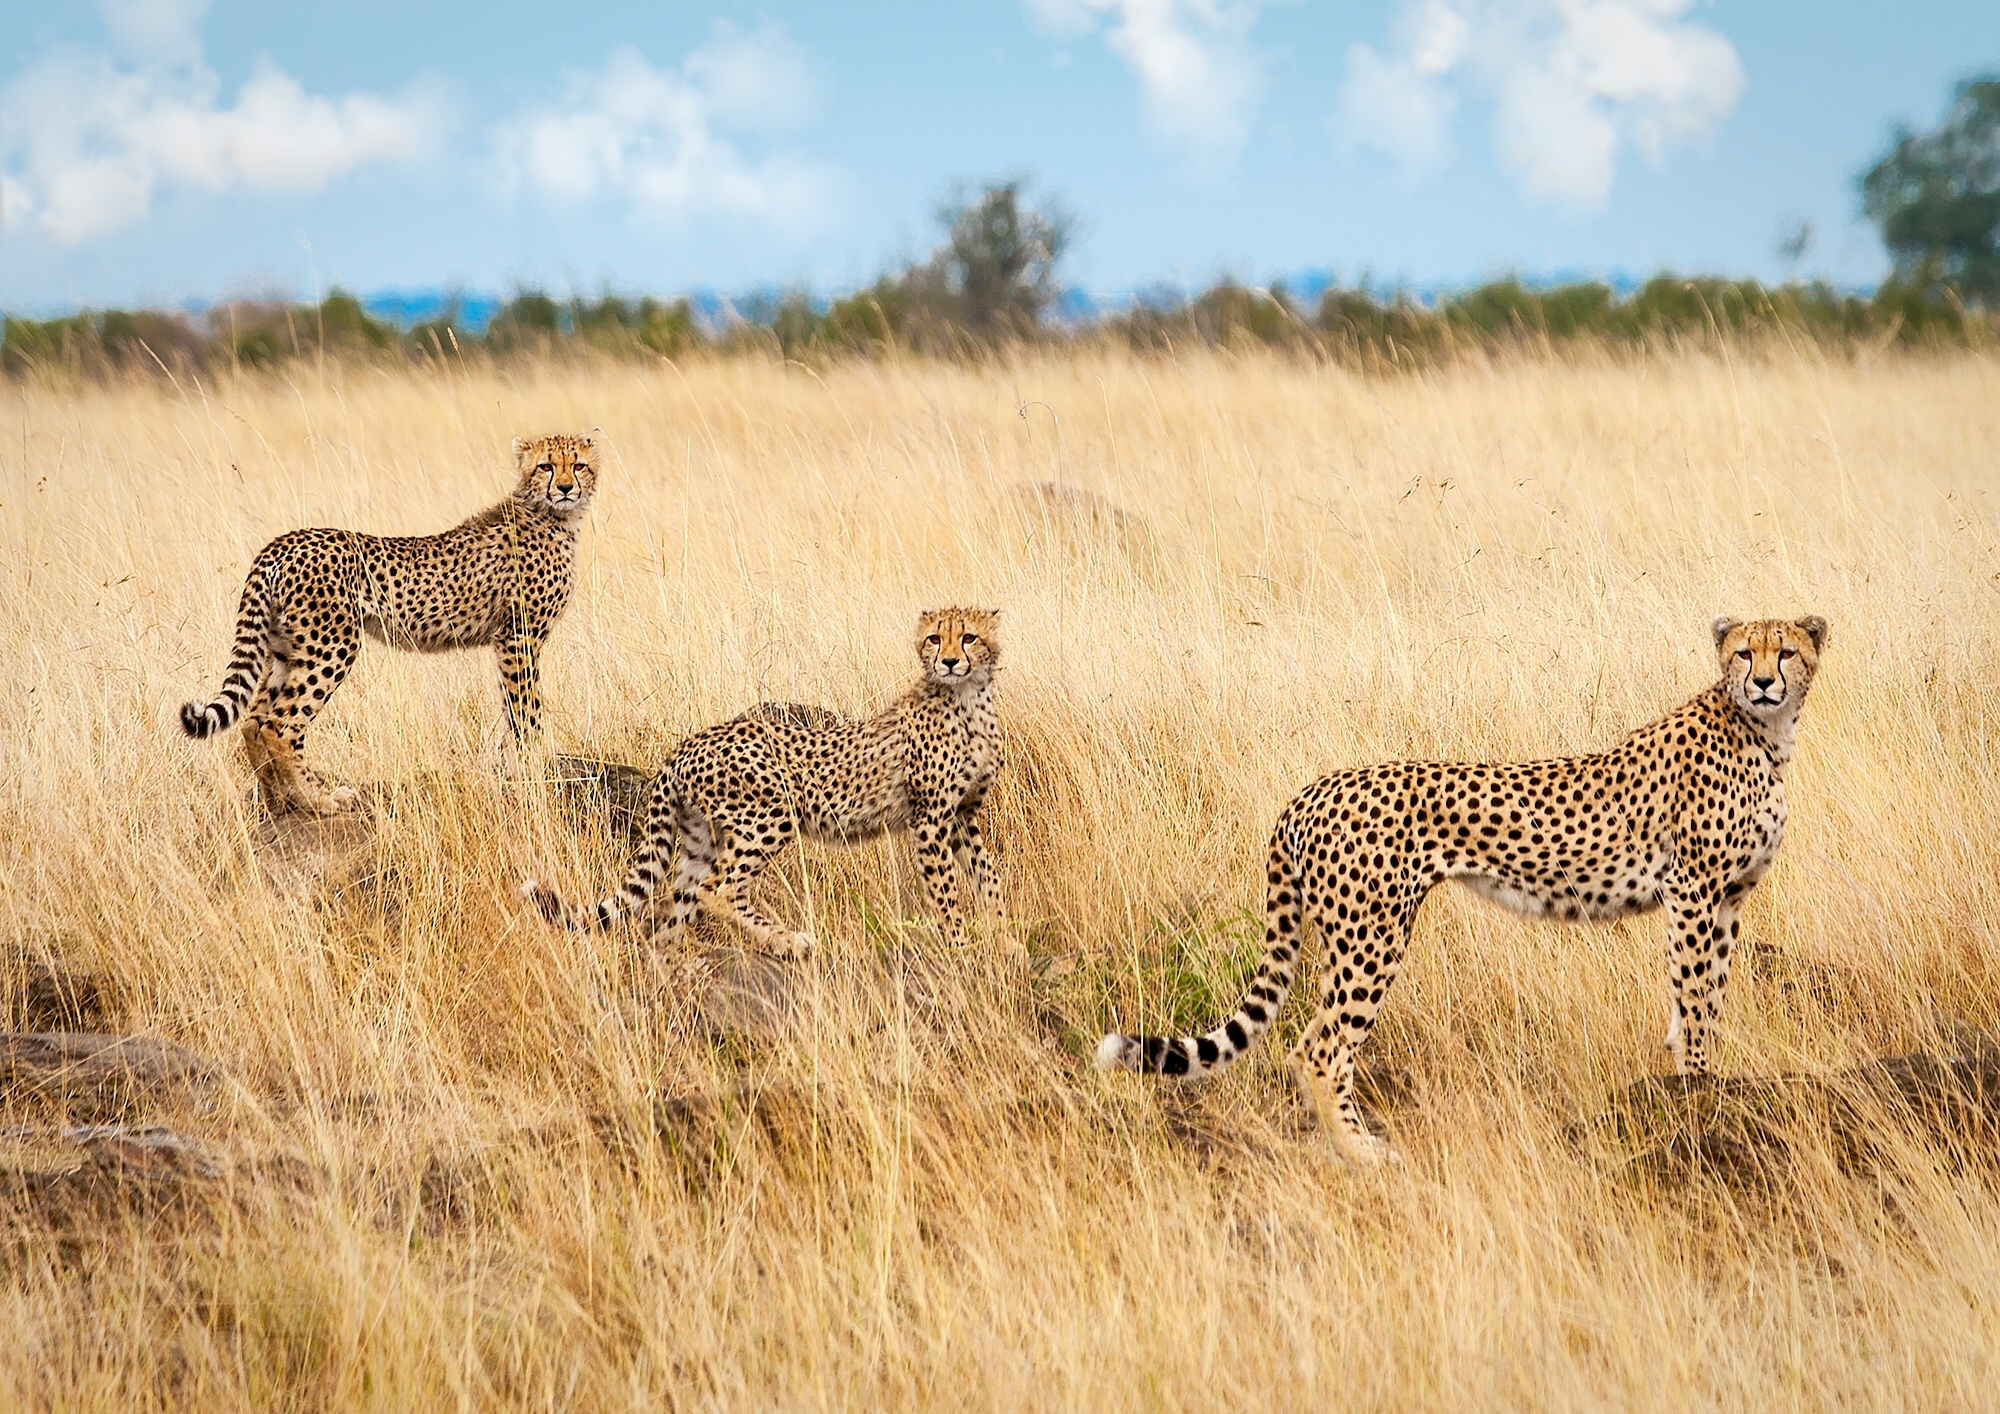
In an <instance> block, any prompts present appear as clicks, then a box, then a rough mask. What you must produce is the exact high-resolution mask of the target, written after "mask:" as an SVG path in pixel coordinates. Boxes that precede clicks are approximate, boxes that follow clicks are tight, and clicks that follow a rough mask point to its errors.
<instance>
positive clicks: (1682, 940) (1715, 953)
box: [1660, 884, 1738, 1075]
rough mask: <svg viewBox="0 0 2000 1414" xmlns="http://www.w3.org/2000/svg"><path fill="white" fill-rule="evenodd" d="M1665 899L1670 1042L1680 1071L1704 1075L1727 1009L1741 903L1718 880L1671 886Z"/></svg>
mask: <svg viewBox="0 0 2000 1414" xmlns="http://www.w3.org/2000/svg"><path fill="white" fill-rule="evenodd" d="M1660 901H1661V904H1662V906H1663V908H1664V909H1665V911H1666V914H1667V927H1668V929H1669V932H1668V936H1667V948H1668V953H1667V978H1668V982H1669V985H1670V987H1671V989H1672V995H1673V1015H1672V1017H1671V1019H1670V1020H1669V1021H1668V1023H1667V1048H1668V1049H1669V1050H1670V1051H1672V1052H1673V1056H1674V1069H1675V1070H1676V1071H1677V1072H1678V1073H1680V1074H1682V1075H1703V1074H1706V1073H1707V1071H1708V1062H1709V1049H1710V1046H1711V1044H1712V1041H1711V1033H1712V1031H1713V1028H1714V1025H1715V1020H1716V1017H1717V1015H1718V1014H1719V1013H1720V1012H1721V1010H1722V992H1723V987H1724V985H1725V984H1726V983H1727V981H1728V977H1729V954H1730V953H1731V952H1733V951H1734V950H1735V949H1734V941H1735V936H1736V931H1737V919H1736V914H1737V908H1738V904H1737V903H1736V901H1734V900H1732V901H1730V902H1727V903H1724V902H1723V901H1722V900H1721V897H1720V890H1719V889H1717V888H1716V887H1715V886H1714V885H1713V884H1700V885H1693V886H1680V887H1669V888H1667V889H1664V890H1662V893H1661V900H1660Z"/></svg>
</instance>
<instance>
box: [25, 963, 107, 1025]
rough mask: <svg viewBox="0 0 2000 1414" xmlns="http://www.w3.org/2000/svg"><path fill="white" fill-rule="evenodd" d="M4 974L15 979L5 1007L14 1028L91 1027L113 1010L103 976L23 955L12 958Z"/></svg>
mask: <svg viewBox="0 0 2000 1414" xmlns="http://www.w3.org/2000/svg"><path fill="white" fill-rule="evenodd" d="M7 974H8V975H9V980H12V979H14V978H18V979H19V984H18V985H19V990H18V991H16V992H15V993H14V996H13V1004H12V1006H11V1007H10V1008H9V1010H10V1011H11V1013H12V1018H13V1023H14V1028H15V1029H16V1030H18V1031H89V1030H95V1029H98V1028H100V1027H102V1026H103V1025H104V1024H105V1023H106V1022H107V1021H109V1020H111V1019H112V1017H113V1015H114V1013H115V1011H116V992H115V989H114V988H113V986H112V984H111V980H110V979H109V978H107V977H100V976H98V975H96V974H95V973H89V972H69V971H66V970H64V969H62V968H59V967H51V966H49V965H48V964H46V963H42V962H37V961H30V960H29V959H27V958H19V959H16V961H15V965H14V966H13V967H11V968H8V969H7Z"/></svg>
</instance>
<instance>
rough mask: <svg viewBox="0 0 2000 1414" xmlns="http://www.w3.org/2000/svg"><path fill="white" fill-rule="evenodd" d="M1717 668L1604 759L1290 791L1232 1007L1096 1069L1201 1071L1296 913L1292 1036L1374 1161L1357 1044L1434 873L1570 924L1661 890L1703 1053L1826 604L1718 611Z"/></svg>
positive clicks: (1260, 999) (1684, 1040)
mask: <svg viewBox="0 0 2000 1414" xmlns="http://www.w3.org/2000/svg"><path fill="white" fill-rule="evenodd" d="M1714 633H1715V645H1716V652H1717V655H1718V657H1719V659H1720V661H1721V666H1722V672H1723V676H1722V680H1721V681H1720V682H1718V683H1716V684H1715V685H1714V686H1713V687H1711V688H1709V689H1708V690H1707V691H1705V692H1703V693H1701V694H1700V695H1699V696H1698V697H1696V698H1694V699H1693V700H1692V701H1690V702H1688V703H1687V704H1685V705H1684V706H1682V707H1679V708H1677V709H1676V710H1674V711H1673V712H1670V713H1668V714H1667V715H1666V716H1665V717H1662V718H1661V719H1660V720H1659V721H1657V722H1654V723H1653V724H1652V725H1651V726H1647V727H1641V728H1640V729H1639V730H1638V731H1635V732H1633V733H1632V735H1630V736H1629V737H1627V738H1626V739H1625V740H1624V742H1623V743H1622V744H1620V745H1618V746H1616V747H1613V748H1612V749H1611V750H1609V751H1606V752H1603V753H1601V754H1598V755H1595V756H1574V757H1570V758H1567V759H1565V760H1560V761H1536V762H1531V763H1528V764H1525V765H1469V764H1458V763H1449V764H1447V763H1442V762H1417V761H1409V762H1399V763H1396V764H1394V765H1387V766H1364V767H1361V768H1360V769H1358V770H1351V771H1341V772H1338V773H1336V774H1334V775H1331V776H1327V777H1326V778H1325V779H1323V780H1319V781H1316V782H1314V783H1313V784H1312V785H1310V786H1308V787H1306V789H1305V790H1304V791H1303V792H1301V793H1300V795H1299V796H1298V797H1297V798H1296V799H1295V800H1293V801H1292V803H1291V804H1290V805H1288V806H1286V807H1285V811H1284V813H1283V814H1282V815H1280V816H1279V817H1278V824H1277V828H1276V829H1275V830H1274V831H1273V832H1272V835H1271V849H1270V862H1269V866H1268V869H1267V872H1266V876H1265V877H1266V892H1265V905H1264V913H1265V930H1264V941H1265V945H1266V954H1265V957H1264V961H1263V964H1262V965H1261V966H1260V967H1259V968H1258V969H1257V975H1256V977H1255V978H1254V979H1253V980H1252V981H1251V984H1250V988H1249V994H1248V995H1247V996H1246V997H1245V998H1244V1000H1243V1002H1242V1004H1241V1005H1240V1006H1239V1007H1238V1008H1237V1009H1236V1014H1235V1015H1234V1016H1232V1017H1230V1018H1229V1020H1228V1021H1226V1022H1224V1023H1223V1024H1222V1025H1221V1026H1219V1027H1217V1028H1216V1029H1215V1030H1213V1031H1210V1032H1209V1033H1208V1034H1206V1035H1203V1036H1187V1037H1161V1036H1117V1035H1113V1036H1106V1037H1105V1038H1104V1040H1103V1041H1102V1042H1101V1043H1100V1044H1099V1046H1098V1048H1097V1066H1098V1068H1099V1069H1100V1070H1117V1069H1123V1070H1144V1071H1157V1072H1160V1073H1162V1074H1165V1075H1203V1074H1206V1073H1208V1072H1209V1071H1212V1070H1216V1069H1218V1068H1220V1067H1222V1066H1224V1065H1227V1064H1228V1063H1229V1062H1230V1061H1232V1060H1235V1059H1236V1058H1237V1057H1238V1056H1240V1055H1242V1054H1243V1053H1244V1052H1245V1051H1247V1050H1248V1049H1249V1048H1250V1046H1251V1044H1252V1042H1254V1041H1255V1040H1256V1038H1257V1037H1258V1036H1259V1035H1260V1034H1262V1033H1263V1032H1264V1031H1265V1030H1266V1029H1267V1028H1268V1027H1269V1026H1270V1025H1271V1024H1272V1022H1273V1021H1275V1020H1276V1019H1277V1015H1278V1010H1279V1008H1280V1007H1282V1006H1283V1005H1284V1001H1285V995H1286V993H1287V992H1288V991H1289V990H1290V989H1291V985H1292V976H1293V969H1294V968H1295V967H1297V966H1299V965H1300V964H1301V960H1302V955H1303V951H1304V947H1305V935H1304V931H1303V930H1304V923H1305V920H1306V919H1308V918H1309V919H1310V920H1311V921H1312V924H1313V927H1314V929H1315V930H1316V931H1317V934H1318V938H1319V946H1320V949H1321V950H1322V953H1323V955H1324V960H1323V962H1322V964H1321V971H1320V992H1319V998H1318V1000H1319V1004H1320V1005H1319V1012H1318V1014H1317V1015H1316V1016H1314V1017H1313V1019H1312V1021H1311V1023H1310V1024H1309V1025H1308V1026H1307V1027H1306V1030H1305V1032H1304V1034H1303V1035H1302V1036H1301V1037H1300V1040H1299V1043H1298V1046H1297V1048H1296V1049H1295V1050H1294V1051H1293V1052H1292V1058H1291V1059H1292V1065H1293V1068H1294V1070H1295V1073H1297V1074H1298V1076H1299V1078H1300V1079H1301V1080H1302V1081H1304V1082H1305V1084H1306V1085H1307V1087H1308V1088H1309V1090H1310V1092H1311V1094H1312V1099H1313V1105H1314V1108H1315V1109H1316V1110H1317V1111H1318V1113H1319V1118H1320V1123H1321V1125H1322V1126H1323V1127H1325V1128H1326V1129H1327V1130H1328V1131H1329V1133H1330V1134H1331V1136H1332V1138H1333V1139H1334V1141H1335V1143H1336V1144H1337V1145H1339V1147H1340V1148H1341V1149H1342V1150H1343V1151H1345V1152H1346V1153H1347V1154H1348V1156H1349V1157H1350V1158H1353V1159H1356V1160H1369V1159H1377V1158H1381V1157H1384V1156H1386V1155H1387V1154H1388V1152H1389V1151H1388V1146H1387V1145H1386V1144H1385V1143H1383V1141H1381V1140H1380V1139H1377V1138H1375V1137H1374V1136H1373V1135H1371V1134H1369V1132H1368V1130H1367V1128H1366V1127H1365V1126H1364V1125H1363V1124H1362V1121H1361V1115H1360V1111H1359V1110H1358V1109H1357V1108H1356V1107H1355V1102H1354V1057H1355V1052H1356V1051H1357V1050H1359V1049H1360V1047H1361V1044H1362V1043H1363V1042H1364V1041H1366V1040H1367V1039H1368V1031H1369V1028H1370V1027H1371V1026H1373V1025H1374V1022H1375V1015H1376V1013H1377V1011H1378V1010H1380V1008H1381V1005H1382V998H1383V996H1384V995H1385V994H1386V993H1387V992H1388V990H1389V987H1390V985H1391V984H1392V983H1393V982H1394V981H1395V980H1396V973H1397V970H1398V969H1399V968H1400V967H1401V966H1402V962H1403V954H1404V952H1405V951H1406V950H1407V949H1408V947H1409V941H1410V925H1411V922H1412V920H1414V919H1415V917H1416V913H1417V908H1418V905H1420V904H1421V903H1422V902H1423V900H1424V896H1425V895H1426V894H1428V893H1429V892H1430V891H1431V889H1432V888H1433V887H1434V886H1435V885H1437V884H1439V883H1441V882H1443V881H1444V880H1446V879H1457V880H1458V881H1460V882H1461V883H1464V884H1466V885H1468V886H1469V887H1471V888H1472V889H1473V890H1474V891H1475V892H1476V893H1478V894H1480V895H1482V896H1483V897H1485V898H1487V899H1490V900H1492V901H1493V902H1495V903H1498V904H1502V905H1504V906H1506V907H1509V908H1513V909H1517V910H1519V911H1520V912H1523V913H1529V914H1544V913H1546V914H1554V915H1555V916H1556V917H1557V918H1560V919H1563V920H1565V921H1572V922H1573V921H1579V920H1593V921H1594V920H1600V919H1609V918H1618V917H1621V916H1623V915H1625V914H1631V913H1644V912H1647V911H1648V910H1651V909H1653V908H1664V909H1665V911H1666V913H1667V915H1668V920H1669V921H1668V944H1669V957H1668V965H1667V975H1668V978H1669V981H1670V983H1671V987H1672V993H1673V1011H1672V1021H1671V1023H1670V1025H1669V1027H1668V1031H1667V1044H1668V1045H1669V1046H1670V1047H1671V1048H1672V1049H1673V1052H1674V1060H1675V1064H1676V1067H1677V1068H1678V1069H1679V1070H1680V1071H1681V1072H1682V1073H1683V1074H1699V1073H1701V1072H1702V1071H1704V1070H1706V1069H1707V1068H1708V1062H1709V1045H1710V1039H1709V1028H1710V1027H1711V1025H1712V1024H1713V1023H1714V1021H1715V1019H1716V1014H1717V1013H1718V1012H1719V1011H1720V1010H1721V1006H1722V995H1723V988H1724V986H1725V985H1726V984H1727V983H1728V980H1729V963H1730V954H1731V953H1732V952H1733V951H1734V949H1735V946H1736V939H1737V928H1738V924H1737V912H1738V910H1739V909H1740V908H1741V906H1742V903H1743V899H1744V896H1745V895H1746V894H1748V893H1749V892H1750V890H1751V889H1753V888H1755V887H1756V885H1757V882H1758V880H1760V879H1762V878H1763V877H1764V874H1765V872H1766V871H1767V870H1768V869H1770V867H1771V862H1772V860H1773V859H1774V858H1775V857H1776V856H1777V852H1778V845H1779V844H1780V842H1782V841H1783V839H1784V836H1785V764H1786V763H1787V762H1788V761H1790V760H1791V756H1792V743H1793V741H1794V738H1795V733H1796V730H1797V724H1798V715H1799V706H1800V704H1801V703H1802V702H1804V700H1805V695H1806V692H1807V690H1808V689H1809V688H1810V687H1811V686H1812V681H1813V674H1814V673H1815V671H1817V669H1818V666H1819V655H1820V652H1821V650H1823V649H1824V648H1825V647H1826V641H1827V624H1826V620H1825V619H1823V618H1820V617H1818V616H1817V615H1815V616H1813V617H1810V618H1804V619H1800V620H1799V621H1798V622H1796V623H1786V622H1782V621H1780V620H1776V619H1766V620H1763V621H1760V622H1757V623H1738V622H1736V621H1735V620H1733V619H1717V620H1716V621H1715V625H1714Z"/></svg>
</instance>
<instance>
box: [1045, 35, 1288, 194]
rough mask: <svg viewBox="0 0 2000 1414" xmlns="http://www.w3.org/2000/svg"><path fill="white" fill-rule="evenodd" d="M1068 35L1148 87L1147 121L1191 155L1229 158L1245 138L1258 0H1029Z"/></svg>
mask: <svg viewBox="0 0 2000 1414" xmlns="http://www.w3.org/2000/svg"><path fill="white" fill-rule="evenodd" d="M1026 5H1027V9H1028V13H1029V14H1030V15H1031V16H1032V17H1033V18H1034V19H1035V20H1036V21H1037V22H1038V23H1040V24H1041V25H1042V26H1043V28H1045V29H1047V30H1049V31H1050V32H1052V33H1054V34H1057V35H1061V36H1065V37H1080V36H1083V35H1087V34H1093V33H1095V32H1097V30H1098V29H1099V27H1100V25H1103V26H1106V28H1105V30H1104V44H1105V47H1106V48H1108V49H1109V50H1110V51H1111V52H1112V53H1113V54H1115V55H1117V56H1118V58H1119V59H1121V60H1122V61H1124V64H1125V67H1126V68H1128V69H1130V70H1131V71H1132V73H1133V76H1134V77H1136V78H1137V79H1138V80H1139V85H1140V87H1141V88H1142V89H1143V90H1144V91H1145V109H1146V119H1147V122H1148V123H1149V124H1150V125H1151V126H1152V127H1153V129H1154V131H1156V132H1158V133H1160V134H1161V135H1162V136H1163V137H1165V138H1166V139H1167V140H1168V141H1170V142H1172V143H1173V144H1174V145H1176V146H1177V147H1179V148H1181V149H1182V150H1183V151H1184V152H1185V153H1186V154H1187V155H1188V156H1189V157H1191V158H1192V159H1194V160H1195V161H1196V162H1198V163H1201V164H1204V165H1208V164H1215V163H1219V162H1222V161H1226V160H1227V159H1229V158H1232V157H1234V156H1235V155H1236V154H1237V153H1238V152H1240V151H1241V150H1242V148H1243V144H1244V143H1245V142H1247V141H1248V140H1249V137H1250V123H1251V120H1252V118H1253V117H1254V116H1255V113H1256V108H1257V102H1258V100H1259V99H1260V98H1261V97H1263V93H1264V66H1263V63H1262V61H1261V60H1260V59H1259V57H1258V55H1257V53H1256V51H1255V50H1254V49H1253V48H1252V47H1251V45H1250V42H1249V32H1250V27H1251V26H1252V25H1254V24H1255V23H1256V22H1257V16H1258V14H1259V12H1260V11H1261V10H1262V8H1263V0H1026Z"/></svg>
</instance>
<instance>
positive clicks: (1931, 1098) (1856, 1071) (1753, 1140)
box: [1580, 1050, 2000, 1190]
mask: <svg viewBox="0 0 2000 1414" xmlns="http://www.w3.org/2000/svg"><path fill="white" fill-rule="evenodd" d="M1593 1127H1594V1128H1596V1129H1598V1130H1600V1131H1601V1132H1603V1133H1605V1134H1607V1135H1608V1136H1610V1137H1612V1138H1614V1139H1616V1140H1618V1141H1622V1142H1623V1143H1624V1144H1627V1145H1630V1146H1631V1147H1633V1148H1636V1149H1637V1150H1638V1153H1637V1154H1636V1156H1635V1157H1633V1158H1632V1159H1631V1160H1629V1161H1628V1163H1627V1165H1626V1168H1627V1171H1628V1172H1629V1173H1631V1174H1633V1175H1634V1176H1636V1177H1641V1178H1644V1179H1647V1180H1650V1181H1653V1182H1664V1183H1669V1184H1676V1185H1678V1184H1685V1183H1687V1182H1689V1181H1691V1180H1693V1179H1695V1178H1697V1177H1704V1176H1705V1177H1710V1178H1715V1179H1719V1180H1721V1181H1722V1182H1724V1183H1725V1184H1728V1185H1730V1186H1732V1187H1736V1188H1761V1189H1766V1190H1775V1189H1777V1188H1778V1187H1780V1186H1782V1185H1783V1184H1784V1183H1785V1181H1786V1180H1787V1177H1788V1175H1789V1173H1790V1170H1791V1166H1792V1154H1793V1152H1794V1151H1795V1150H1797V1149H1800V1148H1803V1147H1807V1146H1811V1147H1814V1148H1824V1149H1826V1150H1828V1151H1830V1152H1831V1154H1832V1157H1833V1159H1834V1162H1835V1164H1836V1165H1837V1166H1838V1167H1839V1168H1840V1169H1841V1170H1842V1171H1843V1172H1845V1173H1849V1174H1863V1173H1868V1172H1872V1171H1874V1170H1876V1169H1877V1168H1879V1167H1880V1165H1881V1164H1882V1162H1883V1160H1884V1150H1885V1140H1889V1139H1893V1138H1896V1137H1903V1138H1914V1139H1916V1140H1917V1141H1919V1142H1920V1143H1923V1144H1926V1145H1929V1146H1933V1147H1937V1148H1942V1149H1946V1150H1950V1151H1954V1152H1956V1153H1958V1154H1961V1155H1966V1156H1974V1157H1980V1158H1983V1159H1984V1160H1985V1161H1987V1162H1988V1163H1992V1164H1996V1165H2000V1050H1986V1051H1983V1052H1981V1053H1980V1054H1976V1055H1962V1056H1930V1055H1922V1054H1913V1055H1903V1056H1888V1057H1884V1058H1883V1059H1881V1060H1875V1061H1869V1062H1867V1063H1865V1064H1862V1065H1857V1066H1850V1067H1848V1068H1847V1069H1845V1070H1841V1071H1836V1072H1835V1073H1834V1074H1832V1075H1829V1076H1815V1075H1780V1076H1774V1077H1771V1078H1768V1079H1735V1078H1731V1079H1719V1078H1716V1077H1712V1076H1652V1077H1648V1078H1647V1079H1644V1080H1641V1081H1638V1082H1636V1083H1634V1084H1632V1085H1630V1086H1627V1087H1626V1089H1625V1090H1624V1091H1622V1092H1621V1093H1620V1094H1619V1095H1617V1096H1616V1097H1615V1098H1614V1099H1613V1101H1612V1104H1611V1108H1610V1109H1609V1110H1608V1111H1607V1112H1606V1113H1605V1114H1604V1115H1602V1116H1600V1117H1599V1119H1598V1120H1597V1121H1596V1122H1595V1124H1594V1125H1591V1126H1581V1127H1580V1128H1582V1129H1588V1128H1593Z"/></svg>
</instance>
